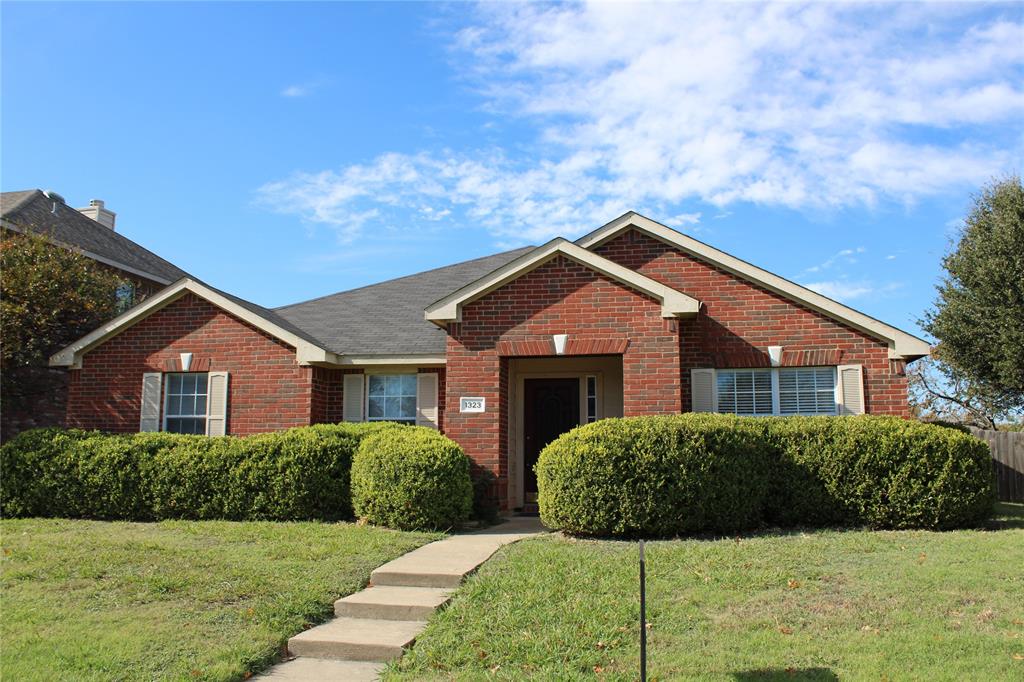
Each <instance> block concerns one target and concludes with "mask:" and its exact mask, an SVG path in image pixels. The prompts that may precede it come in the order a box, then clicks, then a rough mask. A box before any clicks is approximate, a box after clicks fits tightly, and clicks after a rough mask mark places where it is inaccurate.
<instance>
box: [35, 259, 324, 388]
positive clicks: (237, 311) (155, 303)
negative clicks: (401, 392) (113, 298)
mask: <svg viewBox="0 0 1024 682" xmlns="http://www.w3.org/2000/svg"><path fill="white" fill-rule="evenodd" d="M188 293H192V294H194V295H196V296H198V297H199V298H202V299H203V300H205V301H207V302H209V303H211V304H213V305H215V306H217V307H218V308H220V309H221V310H224V311H225V312H227V313H229V314H231V315H233V316H234V317H237V318H238V319H240V320H242V321H244V322H247V323H248V324H251V325H252V326H253V327H256V328H257V329H259V330H260V331H263V332H266V333H267V334H269V335H270V336H273V337H274V338H276V339H278V340H280V341H283V342H284V343H286V344H288V345H289V346H292V347H293V348H295V356H296V360H297V361H298V363H299V364H301V365H311V364H337V363H338V358H337V356H336V355H335V354H334V353H331V352H330V351H328V350H327V349H325V348H324V347H323V344H321V343H320V342H319V341H318V340H317V339H315V338H314V337H312V336H311V335H309V334H308V333H307V332H305V331H303V330H301V329H299V328H298V327H295V326H294V325H292V324H291V323H290V322H288V321H287V320H285V319H283V318H281V317H280V316H279V315H277V314H276V313H275V312H274V311H272V310H267V309H266V308H263V307H262V306H258V305H256V304H255V303H251V302H249V301H245V300H243V299H240V298H237V297H235V296H231V295H230V294H226V293H224V292H222V291H218V290H217V289H214V288H212V287H209V286H207V285H205V284H203V283H202V282H198V281H196V280H194V279H189V278H187V277H186V278H183V279H181V280H179V281H177V282H175V283H174V284H172V285H171V286H169V287H167V288H166V289H163V290H162V291H160V292H159V293H157V294H155V295H153V296H150V297H149V298H147V299H146V300H145V301H144V302H142V303H140V304H139V305H137V306H135V307H134V308H131V309H130V310H128V311H126V312H124V313H122V314H121V315H119V316H117V317H115V318H114V319H113V320H111V321H110V322H108V323H107V324H105V325H103V326H102V327H100V328H99V329H96V330H94V331H92V332H91V333H89V334H87V335H85V336H83V337H82V338H81V339H79V340H77V341H75V342H74V343H72V344H71V345H69V346H67V347H66V348H64V349H62V350H60V351H58V352H57V353H54V354H53V355H52V356H51V357H50V365H51V366H52V367H72V368H75V369H78V368H80V367H81V366H82V364H81V363H82V356H83V355H85V354H86V353H88V352H89V351H90V350H92V349H93V348H95V347H97V346H99V345H101V344H102V343H104V342H106V341H108V340H109V339H111V338H113V337H115V336H117V335H118V334H120V333H121V332H123V331H124V330H125V329H128V328H129V327H131V326H133V325H135V324H137V323H139V322H141V321H142V320H144V319H146V318H147V317H149V316H150V315H152V314H153V313H155V312H157V311H159V310H162V309H163V308H165V307H167V306H168V305H170V304H171V303H174V302H175V301H177V300H178V299H180V298H182V297H183V296H185V295H186V294H188Z"/></svg>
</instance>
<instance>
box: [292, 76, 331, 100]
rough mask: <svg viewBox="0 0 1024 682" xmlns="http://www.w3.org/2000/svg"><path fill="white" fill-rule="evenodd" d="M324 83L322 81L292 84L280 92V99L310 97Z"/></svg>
mask: <svg viewBox="0 0 1024 682" xmlns="http://www.w3.org/2000/svg"><path fill="white" fill-rule="evenodd" d="M324 83H325V81H324V80H323V79H317V80H312V81H308V82H306V83H293V84H292V85H289V86H288V87H286V88H284V89H282V90H281V97H307V96H309V95H312V94H313V93H314V92H315V91H316V90H318V89H319V88H320V86H322V85H324Z"/></svg>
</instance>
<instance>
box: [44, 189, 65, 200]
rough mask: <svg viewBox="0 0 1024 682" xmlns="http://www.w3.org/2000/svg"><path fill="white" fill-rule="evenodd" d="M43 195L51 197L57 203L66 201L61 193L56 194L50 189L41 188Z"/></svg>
mask: <svg viewBox="0 0 1024 682" xmlns="http://www.w3.org/2000/svg"><path fill="white" fill-rule="evenodd" d="M43 196H44V197H46V198H47V199H51V200H53V201H56V202H57V203H58V204H64V203H67V202H65V201H64V197H62V196H61V195H59V194H57V193H56V192H54V191H53V190H52V189H44V190H43Z"/></svg>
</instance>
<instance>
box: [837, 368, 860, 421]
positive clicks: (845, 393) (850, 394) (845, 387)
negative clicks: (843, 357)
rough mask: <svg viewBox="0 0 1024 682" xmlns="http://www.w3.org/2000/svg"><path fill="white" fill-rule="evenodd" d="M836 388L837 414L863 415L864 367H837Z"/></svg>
mask: <svg viewBox="0 0 1024 682" xmlns="http://www.w3.org/2000/svg"><path fill="white" fill-rule="evenodd" d="M836 371H837V373H838V374H839V381H838V382H837V383H838V385H837V386H836V393H837V396H836V397H837V398H838V399H839V400H838V402H839V414H864V367H863V366H862V365H839V367H837V368H836Z"/></svg>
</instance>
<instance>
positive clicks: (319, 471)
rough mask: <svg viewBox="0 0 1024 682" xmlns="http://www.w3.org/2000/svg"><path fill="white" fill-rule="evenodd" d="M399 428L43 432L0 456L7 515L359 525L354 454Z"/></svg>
mask: <svg viewBox="0 0 1024 682" xmlns="http://www.w3.org/2000/svg"><path fill="white" fill-rule="evenodd" d="M395 428H398V426H397V425H395V424H387V423H381V424H330V425H327V424H324V425H318V426H309V427H302V428H295V429H289V430H288V431H282V432H279V433H267V434H260V435H256V436H249V437H245V438H239V437H234V436H224V437H219V438H208V437H205V436H184V435H176V434H166V433H153V434H130V435H109V434H101V433H98V432H88V431H78V430H73V429H72V430H62V429H38V430H33V431H26V432H24V433H22V434H19V435H18V436H17V437H15V438H14V439H12V440H11V441H9V442H8V443H5V444H4V445H3V447H2V448H0V513H2V514H3V515H4V516H47V517H53V516H59V517H68V518H93V519H122V520H133V521H153V520H159V519H231V520H276V521H292V520H309V519H318V520H324V521H334V520H339V519H348V518H352V502H351V493H350V472H351V462H352V456H353V455H354V453H355V451H356V449H357V448H358V446H359V442H360V441H361V440H362V439H363V438H365V437H366V436H367V435H369V434H372V433H376V432H379V431H382V430H390V429H395Z"/></svg>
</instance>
